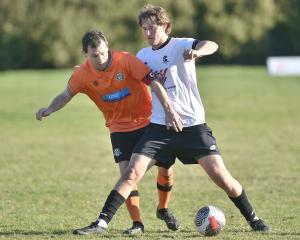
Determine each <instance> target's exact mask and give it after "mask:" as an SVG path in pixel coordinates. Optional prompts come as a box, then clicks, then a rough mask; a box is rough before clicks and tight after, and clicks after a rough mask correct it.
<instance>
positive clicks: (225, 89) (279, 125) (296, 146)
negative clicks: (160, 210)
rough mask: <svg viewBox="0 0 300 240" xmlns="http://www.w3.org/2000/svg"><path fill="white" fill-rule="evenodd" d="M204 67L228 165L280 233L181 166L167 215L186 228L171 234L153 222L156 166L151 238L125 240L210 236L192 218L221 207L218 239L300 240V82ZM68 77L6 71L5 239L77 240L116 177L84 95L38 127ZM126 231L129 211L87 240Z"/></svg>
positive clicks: (146, 208)
mask: <svg viewBox="0 0 300 240" xmlns="http://www.w3.org/2000/svg"><path fill="white" fill-rule="evenodd" d="M198 70H199V72H198V79H199V88H200V93H201V95H202V100H203V103H204V105H205V108H206V120H207V123H208V124H209V126H210V127H211V128H212V129H213V131H214V135H215V136H216V138H217V140H218V145H219V147H220V149H221V151H222V155H223V157H224V160H225V163H226V165H227V167H228V168H229V169H230V171H231V173H232V174H233V175H234V176H235V177H236V178H237V179H238V180H239V181H240V182H241V183H242V184H243V186H244V187H245V189H246V191H247V193H248V196H249V198H250V200H251V201H252V205H253V206H254V208H255V210H256V212H257V214H258V215H259V216H261V217H262V218H263V219H265V220H266V222H268V223H269V224H270V225H271V226H272V229H273V232H272V233H270V234H267V235H265V234H257V233H253V232H251V231H250V229H249V227H248V225H247V224H246V222H245V221H244V219H243V218H242V217H241V216H240V214H239V212H238V210H237V209H236V208H235V207H234V206H233V204H232V202H231V201H230V200H229V199H228V198H227V197H226V195H225V194H224V193H223V192H222V191H221V190H220V189H218V188H217V187H216V186H215V185H214V184H213V183H212V182H211V181H210V180H209V179H208V177H207V176H206V175H205V173H204V171H203V170H202V169H201V168H200V167H198V166H185V167H184V166H183V165H182V164H181V163H180V162H177V163H176V165H175V184H174V188H173V197H172V200H171V204H170V208H172V209H173V211H174V213H175V214H176V216H177V217H178V218H179V219H180V221H181V224H182V230H181V231H179V232H171V231H168V230H167V229H166V227H165V225H164V224H163V222H161V221H159V220H157V219H156V217H155V210H156V205H157V195H156V180H155V176H156V169H155V168H153V169H151V170H150V171H149V173H148V174H147V175H146V177H145V178H144V179H143V181H142V183H141V184H140V195H141V209H142V216H143V219H144V223H145V227H146V232H145V234H144V235H143V236H140V237H134V238H128V239H152V240H153V239H203V237H202V236H200V235H199V234H198V233H197V232H196V231H195V228H194V224H193V220H194V215H195V213H196V211H197V210H198V209H199V208H200V207H201V206H203V205H206V204H212V205H216V206H218V207H219V208H221V209H222V210H223V212H224V213H225V216H226V220H227V222H226V227H225V229H224V231H223V232H222V233H221V234H220V235H218V236H217V237H214V239H251V240H252V239H300V224H299V222H300V216H299V215H300V158H299V153H300V107H299V104H300V77H278V78H272V77H269V76H268V75H267V73H266V70H265V69H264V68H263V67H237V66H236V67H221V66H218V67H200V68H199V69H198ZM70 72H71V70H49V71H48V70H43V71H7V72H0V190H1V192H0V200H1V204H0V238H1V239H79V237H77V236H73V235H72V230H73V229H74V228H77V227H82V226H85V225H87V224H89V223H90V222H91V221H93V220H94V219H95V218H96V216H97V215H98V211H99V210H100V207H102V204H103V202H104V200H105V199H106V196H107V194H108V193H109V191H110V189H111V188H112V187H113V185H114V183H115V181H116V180H117V178H118V176H119V172H118V167H117V165H116V164H115V163H114V162H113V157H112V154H111V146H110V140H109V133H108V130H107V129H105V127H104V126H103V124H104V122H103V118H102V115H101V114H100V113H99V112H98V110H97V109H96V107H95V106H94V104H93V103H92V102H90V100H89V99H88V98H87V97H86V96H83V95H78V96H76V97H75V98H74V99H73V101H72V102H71V103H70V104H68V106H66V107H65V108H64V109H63V110H61V111H59V112H57V113H55V114H53V115H52V116H51V117H49V118H48V119H45V120H44V121H42V122H38V121H36V120H35V112H36V110H37V109H38V108H39V107H43V106H47V105H48V103H49V102H50V101H51V100H52V98H53V97H54V96H55V95H56V94H57V93H58V92H60V91H61V90H63V88H64V87H65V84H66V82H67V80H68V78H69V74H70ZM129 225H131V222H130V220H129V217H128V214H127V212H126V209H125V208H124V206H123V207H122V208H121V210H120V211H119V212H118V214H117V215H116V217H115V218H114V219H113V221H112V222H111V224H110V228H109V233H108V234H106V235H104V236H87V237H80V239H101V238H104V239H126V237H124V236H122V234H121V232H122V230H123V229H125V228H127V227H129Z"/></svg>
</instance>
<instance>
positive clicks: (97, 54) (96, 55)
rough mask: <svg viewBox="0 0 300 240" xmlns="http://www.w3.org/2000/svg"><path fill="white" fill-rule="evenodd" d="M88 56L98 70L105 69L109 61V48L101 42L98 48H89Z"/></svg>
mask: <svg viewBox="0 0 300 240" xmlns="http://www.w3.org/2000/svg"><path fill="white" fill-rule="evenodd" d="M86 55H87V58H88V59H89V60H90V61H91V62H92V64H93V65H94V67H95V68H96V69H98V70H101V69H103V68H105V66H106V65H107V62H108V61H109V59H108V56H109V55H108V47H107V45H106V43H105V42H104V41H101V43H100V45H99V46H98V47H97V48H92V47H91V46H88V48H87V53H86Z"/></svg>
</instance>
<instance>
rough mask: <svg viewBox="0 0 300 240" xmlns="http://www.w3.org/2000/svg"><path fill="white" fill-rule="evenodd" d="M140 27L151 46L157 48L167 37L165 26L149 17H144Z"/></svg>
mask: <svg viewBox="0 0 300 240" xmlns="http://www.w3.org/2000/svg"><path fill="white" fill-rule="evenodd" d="M142 29H143V33H144V36H145V38H146V39H147V41H148V44H149V45H150V46H152V47H153V48H158V47H159V46H160V45H161V44H163V43H164V42H165V41H166V40H167V39H168V35H167V34H166V26H164V25H158V24H157V23H155V22H153V21H151V19H145V20H144V21H143V23H142Z"/></svg>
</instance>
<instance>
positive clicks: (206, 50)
mask: <svg viewBox="0 0 300 240" xmlns="http://www.w3.org/2000/svg"><path fill="white" fill-rule="evenodd" d="M195 43H196V44H193V47H192V48H191V49H188V50H185V51H184V53H183V57H184V59H185V60H192V59H195V58H198V57H202V56H206V55H211V54H213V53H214V52H215V51H217V49H218V47H219V46H218V44H217V43H215V42H212V41H207V40H206V41H199V40H198V41H197V40H196V42H195Z"/></svg>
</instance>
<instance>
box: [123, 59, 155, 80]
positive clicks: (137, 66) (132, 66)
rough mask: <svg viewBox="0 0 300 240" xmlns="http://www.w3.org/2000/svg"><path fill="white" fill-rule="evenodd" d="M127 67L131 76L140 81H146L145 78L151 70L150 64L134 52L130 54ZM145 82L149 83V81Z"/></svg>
mask: <svg viewBox="0 0 300 240" xmlns="http://www.w3.org/2000/svg"><path fill="white" fill-rule="evenodd" d="M127 68H128V72H129V74H130V76H132V77H133V78H134V79H136V80H138V81H144V82H145V78H146V77H147V76H148V75H149V72H150V69H149V68H148V66H147V65H146V64H144V63H143V62H142V61H141V60H139V59H138V58H137V57H136V56H134V55H132V54H128V61H127ZM145 83H146V84H148V83H147V82H145Z"/></svg>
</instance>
